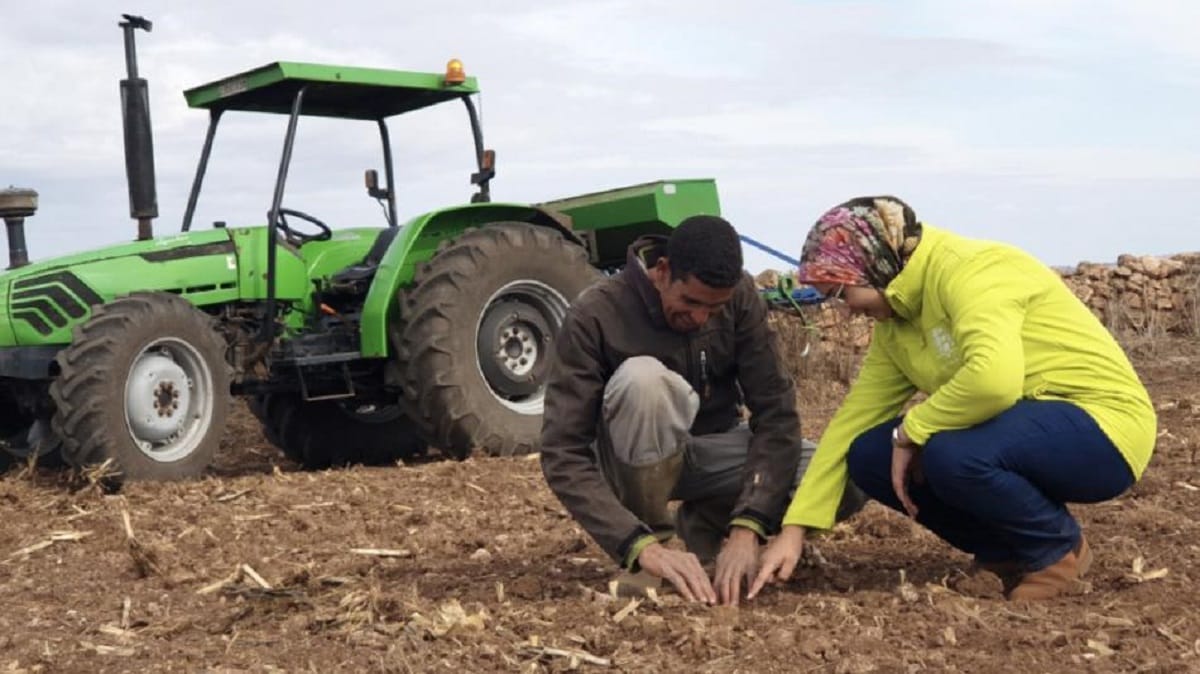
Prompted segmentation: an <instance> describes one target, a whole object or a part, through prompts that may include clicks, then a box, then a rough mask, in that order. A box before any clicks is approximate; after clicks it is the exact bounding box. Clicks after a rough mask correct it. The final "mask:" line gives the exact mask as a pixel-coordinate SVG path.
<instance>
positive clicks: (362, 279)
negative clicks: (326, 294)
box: [330, 227, 400, 292]
mask: <svg viewBox="0 0 1200 674" xmlns="http://www.w3.org/2000/svg"><path fill="white" fill-rule="evenodd" d="M399 232H400V228H399V227H388V228H386V229H383V230H381V231H380V232H379V235H378V236H376V237H375V243H373V244H371V249H370V250H368V251H367V254H366V256H365V257H363V259H362V260H361V261H359V262H356V263H355V264H352V265H350V266H349V267H346V268H345V269H342V270H341V271H339V272H337V273H336V274H334V275H333V276H332V277H330V281H331V285H332V289H333V290H340V291H350V292H357V291H364V290H366V288H365V287H362V286H364V285H369V284H370V283H371V279H373V278H374V277H375V271H376V270H377V269H379V263H380V262H381V261H383V255H384V254H385V253H387V249H388V246H390V245H392V241H394V240H395V238H396V234H397V233H399Z"/></svg>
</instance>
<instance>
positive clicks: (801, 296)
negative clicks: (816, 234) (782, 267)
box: [738, 234, 825, 304]
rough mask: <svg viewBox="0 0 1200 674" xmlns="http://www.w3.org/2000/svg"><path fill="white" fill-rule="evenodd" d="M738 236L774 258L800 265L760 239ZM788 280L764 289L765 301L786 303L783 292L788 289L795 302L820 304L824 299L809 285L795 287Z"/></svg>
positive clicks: (794, 259) (793, 265) (792, 264)
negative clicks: (775, 286)
mask: <svg viewBox="0 0 1200 674" xmlns="http://www.w3.org/2000/svg"><path fill="white" fill-rule="evenodd" d="M738 237H739V238H740V239H741V240H742V241H744V242H745V243H748V244H750V245H751V246H754V247H755V248H757V249H759V250H761V251H763V252H764V253H767V254H769V255H773V256H775V257H776V258H778V259H780V260H783V261H784V262H786V263H788V264H790V265H791V266H792V267H799V266H800V260H797V259H796V258H794V257H791V256H789V255H786V254H784V253H783V252H781V251H779V250H776V249H774V248H772V247H770V246H768V245H767V244H765V243H762V242H761V241H755V240H754V239H752V238H750V237H748V236H746V235H745V234H739V235H738ZM790 280H791V279H788V281H789V282H787V283H784V282H782V281H781V282H780V284H779V285H780V287H778V288H770V289H766V290H765V291H764V293H763V295H764V296H765V297H766V299H767V301H768V302H771V303H773V304H776V303H779V304H787V294H785V293H788V291H789V290H790V291H791V292H790V293H788V294H790V295H791V301H792V302H793V303H796V304H820V303H821V302H824V301H825V296H824V295H822V294H821V293H819V292H817V291H816V290H815V289H814V288H811V287H809V286H800V287H795V286H793V284H792V283H790Z"/></svg>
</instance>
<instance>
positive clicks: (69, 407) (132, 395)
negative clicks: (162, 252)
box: [50, 293, 230, 480]
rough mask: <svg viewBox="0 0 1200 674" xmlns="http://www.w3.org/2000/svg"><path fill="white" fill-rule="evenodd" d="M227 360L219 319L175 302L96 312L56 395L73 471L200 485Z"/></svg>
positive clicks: (137, 301)
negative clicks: (196, 480) (107, 467)
mask: <svg viewBox="0 0 1200 674" xmlns="http://www.w3.org/2000/svg"><path fill="white" fill-rule="evenodd" d="M226 350H227V345H226V343H225V340H224V339H223V338H222V337H221V335H220V334H219V333H218V332H217V330H216V327H215V323H214V321H213V319H212V318H210V317H209V316H207V315H206V314H204V313H203V312H201V311H200V310H198V309H196V308H195V307H194V306H192V305H191V304H190V303H189V302H187V301H186V300H183V299H181V298H179V297H177V296H175V295H170V294H167V293H144V294H136V295H130V296H128V297H123V298H120V299H116V300H113V301H112V302H109V303H108V304H105V305H102V306H99V307H96V308H95V309H94V310H93V313H92V317H91V318H90V319H88V320H87V321H86V322H84V323H83V324H81V325H80V326H78V327H77V328H76V329H75V333H74V337H73V341H72V342H71V345H70V346H69V347H67V348H65V349H63V350H62V351H60V352H59V354H58V357H57V360H58V365H59V368H60V371H61V373H60V375H59V377H58V378H57V379H55V380H54V383H52V384H51V386H50V395H51V397H52V398H53V399H54V402H55V404H56V407H57V410H56V411H55V414H54V417H53V419H52V421H51V425H52V427H53V429H54V432H55V434H56V435H58V437H59V438H61V439H62V443H63V449H62V453H63V457H64V458H65V459H66V460H67V461H68V462H69V463H71V464H72V465H74V466H77V467H79V466H85V465H89V464H99V463H103V462H105V461H107V460H109V459H111V460H112V461H113V464H114V466H113V469H114V470H115V471H116V472H117V476H118V477H117V479H119V480H140V479H144V480H175V479H185V478H190V477H195V476H198V475H200V474H201V473H203V472H204V470H205V469H206V468H207V467H208V466H209V464H210V463H211V462H212V459H213V455H214V454H215V453H216V451H217V447H218V445H219V444H220V441H221V435H222V434H223V433H224V432H225V420H226V416H227V413H228V409H229V398H230V395H229V369H228V365H227V363H226V361H225V353H226Z"/></svg>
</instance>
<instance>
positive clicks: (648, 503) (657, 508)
mask: <svg viewBox="0 0 1200 674" xmlns="http://www.w3.org/2000/svg"><path fill="white" fill-rule="evenodd" d="M682 470H683V454H682V453H679V454H675V455H673V456H670V457H667V458H666V459H663V460H662V461H659V462H657V463H651V464H646V465H643V466H631V465H629V464H625V463H620V462H616V463H615V465H614V466H613V473H614V478H615V481H616V483H617V484H616V487H617V489H616V491H617V495H618V497H619V498H620V499H621V504H622V505H624V506H625V507H626V508H628V509H629V511H630V512H632V513H633V514H634V515H636V516H637V517H638V519H640V520H641V521H643V522H645V523H646V525H647V526H649V527H650V528H651V529H652V530H653V531H654V535H655V536H656V537H657V538H658V540H659V542H662V543H666V542H667V541H669V540H670V539H671V537H672V536H674V535H675V530H674V527H673V526H672V524H671V515H670V512H669V511H668V508H667V505H668V503H669V502H670V498H671V492H672V491H673V490H674V489H675V484H676V483H677V482H679V474H680V473H681V472H682ZM661 585H662V581H661V580H660V579H659V578H657V577H655V576H652V575H650V574H649V573H647V572H645V571H638V572H637V573H631V572H629V571H622V572H621V573H620V574H618V575H617V577H616V579H614V580H613V582H612V583H610V586H609V587H610V591H612V592H613V593H614V594H617V595H618V596H643V595H645V594H646V590H648V589H654V590H657V589H658V588H659V587H661Z"/></svg>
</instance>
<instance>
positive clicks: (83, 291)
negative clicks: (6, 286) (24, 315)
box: [13, 271, 104, 306]
mask: <svg viewBox="0 0 1200 674" xmlns="http://www.w3.org/2000/svg"><path fill="white" fill-rule="evenodd" d="M54 283H60V284H62V285H63V286H65V287H66V289H67V290H70V291H71V292H72V293H75V296H76V297H78V298H79V299H81V300H83V302H84V304H86V305H87V306H95V305H97V304H103V303H104V300H103V299H102V298H101V297H100V296H99V295H97V294H96V292H95V291H94V290H92V289H91V288H89V287H87V286H86V285H84V283H83V281H80V280H79V277H78V276H76V275H74V274H72V273H71V272H69V271H58V272H53V273H50V274H43V275H42V276H34V277H31V278H27V279H21V280H20V281H17V282H16V283H13V291H14V296H15V295H16V291H20V290H24V289H26V288H33V287H35V286H44V285H51V284H54Z"/></svg>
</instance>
